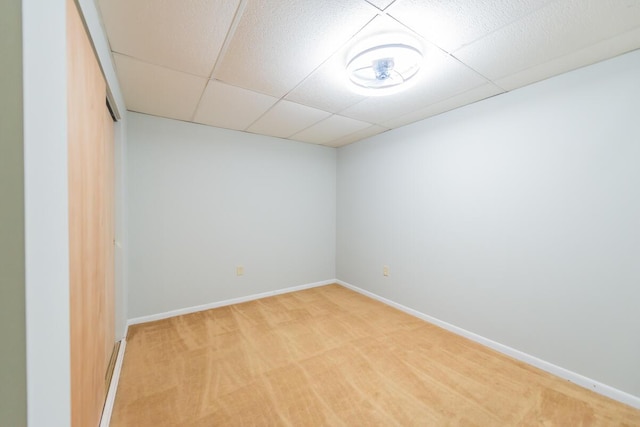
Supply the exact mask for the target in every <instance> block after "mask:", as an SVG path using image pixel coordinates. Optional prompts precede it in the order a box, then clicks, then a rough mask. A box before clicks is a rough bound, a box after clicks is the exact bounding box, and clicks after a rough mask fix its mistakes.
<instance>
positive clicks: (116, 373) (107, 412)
mask: <svg viewBox="0 0 640 427" xmlns="http://www.w3.org/2000/svg"><path fill="white" fill-rule="evenodd" d="M126 348H127V339H126V336H125V338H123V339H122V340H121V341H120V348H119V349H118V357H117V358H116V365H115V367H114V368H113V375H112V376H111V383H110V384H109V392H108V393H107V398H106V400H105V402H104V407H103V408H102V417H101V418H100V427H109V424H110V423H111V414H112V413H113V405H114V404H115V402H116V393H117V392H118V383H119V382H120V371H122V361H123V360H124V351H125V349H126Z"/></svg>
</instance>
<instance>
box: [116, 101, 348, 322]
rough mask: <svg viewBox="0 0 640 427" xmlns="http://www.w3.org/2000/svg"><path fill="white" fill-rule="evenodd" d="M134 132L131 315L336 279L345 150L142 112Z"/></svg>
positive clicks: (130, 157) (132, 121)
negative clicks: (338, 187) (339, 180)
mask: <svg viewBox="0 0 640 427" xmlns="http://www.w3.org/2000/svg"><path fill="white" fill-rule="evenodd" d="M127 139H128V146H127V150H128V151H127V172H126V175H127V182H126V184H127V188H128V196H127V197H128V199H127V200H128V204H127V211H128V227H129V232H128V233H129V254H128V257H129V279H128V283H129V318H135V317H139V316H145V315H151V314H157V313H162V312H166V311H170V310H174V309H180V308H185V307H191V306H195V305H201V304H207V303H211V302H217V301H222V300H226V299H230V298H236V297H241V296H246V295H251V294H256V293H262V292H268V291H273V290H278V289H282V288H286V287H290V286H297V285H303V284H308V283H314V282H318V281H323V280H329V279H333V278H335V201H336V193H335V179H336V169H335V168H336V160H335V155H336V150H335V149H333V148H328V147H321V146H317V145H311V144H302V143H296V142H291V141H286V140H282V139H277V138H270V137H264V136H258V135H252V134H247V133H242V132H236V131H230V130H224V129H216V128H212V127H207V126H201V125H195V124H191V123H185V122H180V121H174V120H168V119H163V118H157V117H151V116H145V115H142V114H136V113H128V138H127ZM238 265H242V266H244V269H245V274H244V276H240V277H238V276H236V266H238Z"/></svg>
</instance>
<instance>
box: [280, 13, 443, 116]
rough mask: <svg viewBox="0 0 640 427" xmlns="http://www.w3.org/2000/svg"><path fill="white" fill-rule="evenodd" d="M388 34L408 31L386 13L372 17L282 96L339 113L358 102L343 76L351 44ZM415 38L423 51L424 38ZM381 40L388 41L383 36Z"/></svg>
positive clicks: (424, 46)
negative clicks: (356, 32)
mask: <svg viewBox="0 0 640 427" xmlns="http://www.w3.org/2000/svg"><path fill="white" fill-rule="evenodd" d="M389 33H390V34H395V33H410V32H409V31H408V30H407V29H406V28H405V27H404V26H403V25H401V24H400V23H398V22H397V21H396V20H394V19H392V18H390V17H389V16H387V15H384V14H382V15H378V16H376V17H375V18H374V19H373V20H371V21H370V22H369V23H368V24H367V25H366V26H365V27H364V28H362V29H361V30H360V31H359V32H358V34H356V35H355V36H354V37H353V38H352V39H351V40H350V41H349V43H347V44H345V45H344V46H342V47H341V48H340V49H339V50H338V51H336V52H335V53H334V54H333V55H332V56H331V58H329V59H328V60H327V61H325V62H324V63H323V64H322V65H321V66H320V67H319V68H318V69H316V70H315V71H314V72H313V73H312V74H311V75H310V76H309V77H308V78H307V79H306V80H304V81H303V82H302V83H301V84H300V85H299V86H297V87H296V88H295V89H294V90H292V91H291V92H290V93H289V94H288V95H287V97H286V99H289V100H291V101H294V102H298V103H301V104H305V105H309V106H311V107H315V108H320V109H322V110H325V111H330V112H332V113H339V112H340V111H342V110H344V109H345V108H347V107H350V106H352V105H354V104H356V103H357V102H359V101H362V100H363V99H364V98H365V96H363V95H360V94H357V93H355V92H354V91H353V90H352V88H351V86H352V84H351V82H350V80H349V78H348V76H347V72H346V64H347V61H348V58H349V55H350V54H352V53H353V52H352V50H353V49H354V47H357V46H359V45H360V43H361V42H363V41H366V40H369V39H370V38H371V37H374V36H376V37H380V34H389ZM414 35H415V34H414ZM415 37H416V43H417V44H418V45H420V46H421V47H422V48H423V49H424V50H426V48H427V46H426V45H425V44H424V40H423V39H422V38H421V37H420V36H418V35H415ZM391 41H395V39H391ZM385 43H388V41H386V39H385ZM367 47H370V46H367ZM428 47H430V48H431V49H433V48H434V47H433V45H428Z"/></svg>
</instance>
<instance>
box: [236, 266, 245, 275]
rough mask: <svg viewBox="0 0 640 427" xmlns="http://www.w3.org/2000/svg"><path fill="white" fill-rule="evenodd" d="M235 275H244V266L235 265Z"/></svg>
mask: <svg viewBox="0 0 640 427" xmlns="http://www.w3.org/2000/svg"><path fill="white" fill-rule="evenodd" d="M236 276H244V267H243V266H241V265H239V266H237V267H236Z"/></svg>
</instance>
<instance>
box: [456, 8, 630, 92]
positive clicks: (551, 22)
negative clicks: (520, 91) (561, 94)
mask: <svg viewBox="0 0 640 427" xmlns="http://www.w3.org/2000/svg"><path fill="white" fill-rule="evenodd" d="M639 26H640V0H566V1H560V2H555V3H550V4H549V5H547V6H546V7H544V8H543V9H540V10H538V11H537V12H536V13H533V14H531V15H529V16H527V17H525V18H523V19H521V20H520V21H518V22H516V23H514V24H511V25H508V26H506V27H504V28H502V29H500V30H498V31H496V32H494V33H492V34H490V35H489V36H487V37H485V38H483V39H481V40H478V41H477V42H475V43H472V44H470V45H468V46H466V47H464V48H463V49H460V50H459V51H457V52H456V53H455V56H456V57H458V58H459V59H460V60H462V61H463V62H465V63H466V64H468V65H469V66H471V67H472V68H474V69H475V70H477V71H478V72H480V73H482V74H483V75H485V76H486V77H488V78H490V79H492V80H494V79H499V78H502V77H505V76H508V75H510V74H514V73H517V72H520V71H522V70H525V69H526V68H529V67H533V66H536V65H538V64H542V63H545V62H548V61H550V60H553V59H555V58H558V57H560V56H563V55H568V54H571V53H572V52H575V51H578V50H581V49H584V48H586V47H588V46H591V45H594V44H596V43H598V42H600V41H602V40H605V39H608V38H611V37H614V36H616V35H618V34H621V33H625V32H627V31H630V30H632V29H634V28H638V27H639ZM562 71H566V70H559V72H562Z"/></svg>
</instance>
